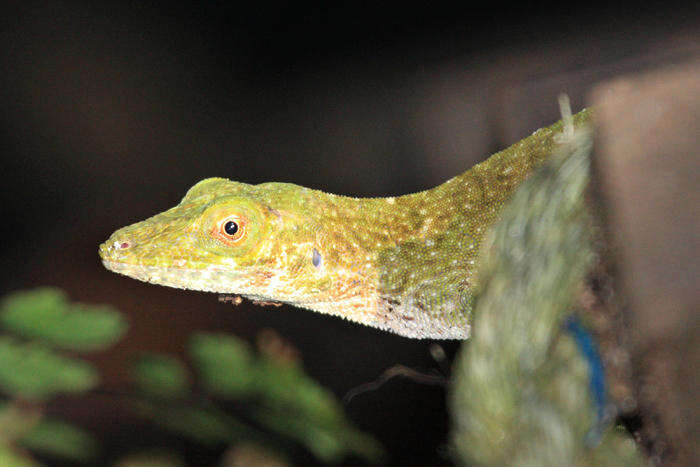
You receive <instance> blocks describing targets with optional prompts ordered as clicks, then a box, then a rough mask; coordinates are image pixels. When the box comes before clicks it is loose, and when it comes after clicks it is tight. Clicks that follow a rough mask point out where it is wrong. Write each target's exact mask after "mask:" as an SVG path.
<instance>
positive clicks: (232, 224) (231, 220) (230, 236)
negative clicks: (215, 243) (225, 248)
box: [212, 216, 246, 245]
mask: <svg viewBox="0 0 700 467" xmlns="http://www.w3.org/2000/svg"><path fill="white" fill-rule="evenodd" d="M245 227H246V220H245V219H244V218H243V217H240V216H228V217H226V218H224V219H223V220H221V221H220V222H219V223H218V225H217V228H216V229H215V230H214V232H212V233H213V234H214V236H215V237H217V238H218V239H219V240H221V241H222V242H223V243H225V244H227V245H233V244H234V243H237V242H239V241H241V240H242V239H243V237H245V233H246V228H245Z"/></svg>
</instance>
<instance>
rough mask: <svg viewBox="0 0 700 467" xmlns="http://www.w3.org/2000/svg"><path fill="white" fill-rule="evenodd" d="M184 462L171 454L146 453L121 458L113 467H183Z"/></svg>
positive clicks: (164, 452)
mask: <svg viewBox="0 0 700 467" xmlns="http://www.w3.org/2000/svg"><path fill="white" fill-rule="evenodd" d="M186 465H187V464H186V463H185V461H184V460H183V459H182V458H181V457H180V456H178V455H177V454H174V453H172V452H168V451H146V452H138V453H136V454H129V455H128V456H125V457H122V458H121V459H119V460H118V461H117V462H116V463H115V464H114V467H185V466H186Z"/></svg>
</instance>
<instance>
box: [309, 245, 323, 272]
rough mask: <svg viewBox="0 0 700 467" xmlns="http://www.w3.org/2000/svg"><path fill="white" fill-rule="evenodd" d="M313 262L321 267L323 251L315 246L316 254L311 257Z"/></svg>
mask: <svg viewBox="0 0 700 467" xmlns="http://www.w3.org/2000/svg"><path fill="white" fill-rule="evenodd" d="M311 263H313V265H314V266H316V267H317V268H320V267H321V253H319V252H318V250H317V249H316V248H314V254H313V256H312V258H311Z"/></svg>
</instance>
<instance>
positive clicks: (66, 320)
mask: <svg viewBox="0 0 700 467" xmlns="http://www.w3.org/2000/svg"><path fill="white" fill-rule="evenodd" d="M0 322H1V323H2V325H3V326H4V327H5V328H6V329H7V330H9V331H11V332H13V333H16V334H18V335H21V336H24V337H28V338H34V339H40V340H43V341H45V342H47V343H50V344H53V345H56V346H59V347H61V348H64V349H70V350H78V351H90V350H101V349H104V348H106V347H109V346H110V345H112V344H113V343H114V342H116V341H117V340H119V338H121V336H122V335H123V334H124V332H125V331H126V329H127V324H126V322H125V321H124V319H123V318H122V315H121V314H119V313H118V312H117V311H115V310H114V309H112V308H111V307H109V306H105V305H83V304H76V303H70V302H68V300H67V298H66V294H65V293H64V292H63V291H62V290H60V289H55V288H50V287H45V288H39V289H35V290H32V291H24V292H16V293H13V294H10V295H8V296H7V297H5V298H4V299H3V300H2V303H1V304H0Z"/></svg>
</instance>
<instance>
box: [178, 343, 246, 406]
mask: <svg viewBox="0 0 700 467" xmlns="http://www.w3.org/2000/svg"><path fill="white" fill-rule="evenodd" d="M189 350H190V356H191V357H192V361H193V363H194V365H195V367H196V368H197V371H198V374H199V377H200V379H201V382H202V385H203V386H204V387H205V388H206V389H207V390H208V391H209V392H211V393H212V394H214V395H218V396H222V397H230V398H237V397H241V396H250V395H251V394H252V393H253V392H254V391H255V379H256V376H257V366H256V362H255V361H254V359H253V353H252V352H251V350H250V347H249V346H248V344H247V343H246V342H244V341H242V340H240V339H236V338H234V337H232V336H229V335H226V334H203V333H198V334H194V335H193V336H192V337H191V338H190V348H189Z"/></svg>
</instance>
